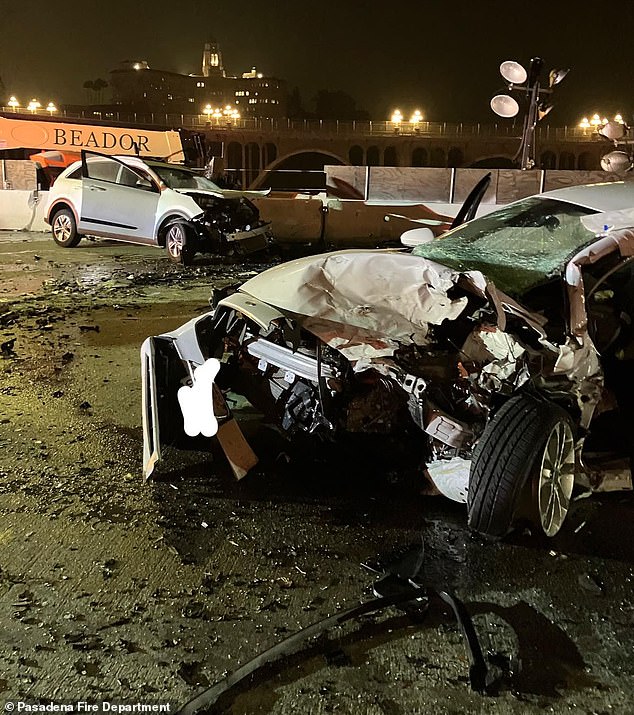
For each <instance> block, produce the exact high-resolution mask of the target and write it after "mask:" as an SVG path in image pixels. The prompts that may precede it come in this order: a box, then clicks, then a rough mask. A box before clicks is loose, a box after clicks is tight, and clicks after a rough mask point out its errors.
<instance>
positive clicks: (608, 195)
mask: <svg viewBox="0 0 634 715" xmlns="http://www.w3.org/2000/svg"><path fill="white" fill-rule="evenodd" d="M539 196H540V197H543V198H549V199H557V200H559V201H566V202H567V203H571V204H577V205H578V206H585V207H587V208H590V209H595V211H599V212H603V211H620V210H621V209H627V208H634V181H608V182H603V183H600V184H584V185H581V186H567V187H565V188H563V189H555V190H553V191H546V192H544V193H543V194H539Z"/></svg>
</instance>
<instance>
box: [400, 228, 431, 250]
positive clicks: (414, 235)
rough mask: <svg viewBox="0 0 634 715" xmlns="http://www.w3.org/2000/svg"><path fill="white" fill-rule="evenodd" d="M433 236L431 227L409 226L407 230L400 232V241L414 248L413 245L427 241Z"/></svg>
mask: <svg viewBox="0 0 634 715" xmlns="http://www.w3.org/2000/svg"><path fill="white" fill-rule="evenodd" d="M434 238H435V236H434V232H433V231H432V230H431V228H426V227H424V226H423V227H421V228H410V230H409V231H405V233H403V234H401V243H402V244H403V246H407V247H408V248H414V246H419V245H420V244H421V243H429V242H430V241H433V240H434Z"/></svg>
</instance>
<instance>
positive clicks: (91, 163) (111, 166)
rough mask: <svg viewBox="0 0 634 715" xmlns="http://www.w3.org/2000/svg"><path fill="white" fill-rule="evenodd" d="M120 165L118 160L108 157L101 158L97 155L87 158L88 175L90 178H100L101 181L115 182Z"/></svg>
mask: <svg viewBox="0 0 634 715" xmlns="http://www.w3.org/2000/svg"><path fill="white" fill-rule="evenodd" d="M120 166H121V165H120V164H119V163H117V162H116V161H109V160H108V159H101V158H100V157H96V156H91V157H88V158H87V160H86V167H87V169H88V177H89V178H90V179H98V180H99V181H110V182H111V183H115V182H116V180H117V176H118V174H119V167H120Z"/></svg>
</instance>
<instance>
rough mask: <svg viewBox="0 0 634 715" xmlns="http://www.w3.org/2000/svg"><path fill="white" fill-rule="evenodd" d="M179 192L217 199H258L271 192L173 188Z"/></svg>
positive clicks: (268, 190) (266, 190)
mask: <svg viewBox="0 0 634 715" xmlns="http://www.w3.org/2000/svg"><path fill="white" fill-rule="evenodd" d="M173 190H174V191H178V193H179V194H187V196H192V195H195V194H204V195H206V196H215V197H216V198H218V199H242V198H244V199H260V198H262V197H263V196H268V194H270V193H271V190H270V189H265V190H263V191H240V190H239V189H219V190H218V191H212V190H210V189H173Z"/></svg>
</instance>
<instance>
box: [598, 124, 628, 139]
mask: <svg viewBox="0 0 634 715" xmlns="http://www.w3.org/2000/svg"><path fill="white" fill-rule="evenodd" d="M598 133H599V134H600V135H601V136H602V137H605V138H606V139H609V140H610V141H618V140H619V139H623V137H624V136H625V135H626V133H627V127H626V126H625V124H621V123H620V122H617V121H611V122H608V123H607V124H604V125H603V126H602V127H601V129H599V132H598Z"/></svg>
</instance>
